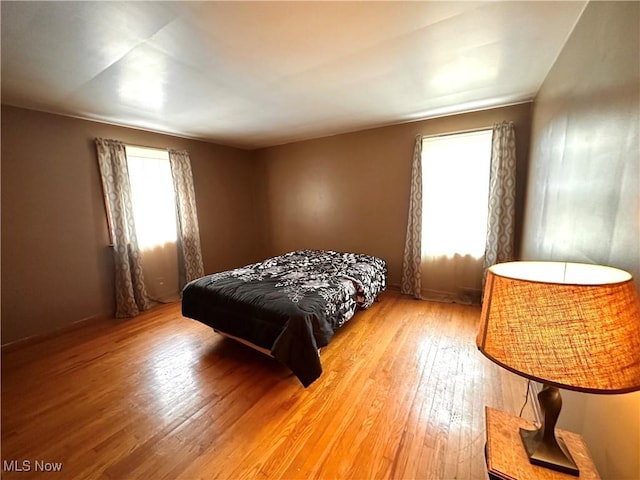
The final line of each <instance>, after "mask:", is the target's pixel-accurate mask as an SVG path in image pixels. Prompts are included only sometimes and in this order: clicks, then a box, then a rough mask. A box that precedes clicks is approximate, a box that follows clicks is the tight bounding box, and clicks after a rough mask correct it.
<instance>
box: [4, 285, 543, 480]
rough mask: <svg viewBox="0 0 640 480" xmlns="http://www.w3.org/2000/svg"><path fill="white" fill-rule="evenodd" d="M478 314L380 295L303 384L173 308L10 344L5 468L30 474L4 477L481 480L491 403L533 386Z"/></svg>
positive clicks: (515, 405) (513, 398) (503, 402)
mask: <svg viewBox="0 0 640 480" xmlns="http://www.w3.org/2000/svg"><path fill="white" fill-rule="evenodd" d="M479 314H480V310H479V308H478V307H468V306H459V305H448V304H438V303H430V302H422V301H416V300H414V299H412V298H408V297H405V296H401V295H399V294H398V293H396V292H385V293H384V294H383V295H382V297H381V301H380V302H377V303H375V304H374V305H373V306H372V307H371V308H370V309H369V310H366V311H363V312H358V313H357V314H356V315H355V316H354V318H353V319H352V320H350V321H349V322H348V323H347V324H346V325H345V326H344V327H343V328H342V329H341V330H340V331H339V332H338V333H337V334H336V336H335V337H334V339H333V341H332V342H331V344H330V345H329V346H328V347H327V348H325V349H323V351H322V364H323V369H324V374H323V375H322V377H321V378H320V379H319V380H317V381H316V382H315V383H314V384H312V385H311V386H310V387H309V388H307V389H305V388H303V387H302V386H301V385H300V383H299V382H298V380H297V379H296V378H295V377H294V376H293V375H291V373H290V372H289V371H288V370H287V369H286V368H285V367H283V366H282V365H280V364H279V363H278V362H277V361H276V360H274V359H273V358H269V357H267V356H265V355H262V354H260V353H258V352H256V351H254V350H251V349H249V348H248V347H246V346H243V345H241V344H238V343H236V342H234V341H232V340H230V339H226V338H224V337H222V336H220V335H217V334H215V333H214V332H213V331H212V330H211V329H210V328H208V327H206V326H204V325H202V324H200V323H198V322H196V321H193V320H190V319H186V318H184V317H182V316H181V314H180V305H179V304H169V305H163V306H160V307H157V308H154V309H153V310H151V311H148V312H145V313H144V314H142V315H141V316H139V317H137V318H135V319H130V320H108V321H106V320H100V321H97V322H93V323H87V324H86V325H83V326H82V327H80V328H74V329H72V330H70V331H66V332H63V333H61V334H60V335H58V336H53V337H48V338H45V339H43V340H42V341H39V342H36V343H31V344H28V343H27V344H24V345H22V346H18V347H16V346H12V348H10V349H8V350H3V351H2V431H1V433H2V460H4V461H8V462H10V461H12V460H15V461H18V462H19V463H20V462H22V461H24V460H29V461H30V462H31V463H30V465H31V467H32V468H31V471H28V472H16V471H13V472H11V471H4V472H3V478H7V479H11V478H20V479H27V478H37V477H39V476H40V475H41V474H42V472H36V471H35V470H34V466H35V463H34V462H35V461H36V460H39V461H47V462H61V463H62V471H61V472H59V473H55V472H51V473H48V474H47V476H50V477H51V478H56V477H57V478H64V479H73V478H78V479H87V478H96V479H97V478H107V479H108V478H112V479H122V478H145V479H146V478H154V479H176V478H184V479H195V478H207V479H210V478H264V479H268V478H374V477H375V478H396V479H397V478H446V477H451V478H453V477H455V478H484V475H485V472H486V467H485V465H484V456H483V454H482V449H483V448H484V406H485V405H489V406H492V407H496V408H499V409H502V410H505V411H508V412H510V413H514V412H515V413H517V412H518V411H519V409H520V406H521V402H522V401H523V399H524V394H525V391H526V381H525V380H524V379H521V378H519V377H517V376H515V375H513V374H511V373H509V372H506V371H505V370H503V369H500V367H498V366H496V365H494V364H492V363H491V362H489V361H488V360H486V359H485V358H484V357H483V356H482V355H481V354H480V353H479V352H478V351H477V349H476V347H475V343H474V342H475V334H476V330H477V326H478V321H479ZM527 415H529V417H528V418H532V417H531V416H530V415H531V410H530V409H527V410H526V411H525V416H527ZM20 464H21V463H20ZM3 466H4V465H3Z"/></svg>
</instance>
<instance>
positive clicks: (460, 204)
mask: <svg viewBox="0 0 640 480" xmlns="http://www.w3.org/2000/svg"><path fill="white" fill-rule="evenodd" d="M491 136H492V131H491V130H482V131H478V132H471V133H461V134H452V135H443V136H438V137H427V138H424V139H423V141H422V197H423V200H422V256H423V257H453V256H454V255H456V254H457V255H461V256H466V255H470V256H472V257H474V258H481V257H482V256H483V255H484V250H485V243H486V233H487V206H488V198H489V173H490V162H491Z"/></svg>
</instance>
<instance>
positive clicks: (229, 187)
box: [2, 106, 262, 344]
mask: <svg viewBox="0 0 640 480" xmlns="http://www.w3.org/2000/svg"><path fill="white" fill-rule="evenodd" d="M95 137H106V138H115V139H119V140H122V141H124V142H126V143H132V144H140V145H146V146H151V147H159V148H176V149H186V150H188V151H189V152H190V156H191V161H192V169H193V174H194V182H195V191H196V202H197V206H198V213H199V216H200V235H201V240H202V250H203V257H204V264H205V271H207V272H214V271H219V270H225V269H227V268H230V267H232V266H237V265H239V264H245V263H248V262H251V261H255V260H256V259H257V258H259V257H260V256H261V254H262V251H261V248H260V232H259V224H258V218H257V217H256V215H257V213H256V211H255V208H254V206H255V204H256V203H257V199H256V197H255V195H256V193H255V192H256V190H257V188H256V185H257V184H256V182H257V177H256V169H255V168H254V165H253V162H252V161H251V158H252V157H251V153H250V152H246V151H243V150H237V149H233V148H227V147H221V146H217V145H213V144H209V143H205V142H197V141H192V140H186V139H183V138H178V137H172V136H167V135H160V134H154V133H150V132H145V131H141V130H134V129H129V128H122V127H117V126H112V125H106V124H101V123H96V122H90V121H84V120H77V119H73V118H67V117H62V116H58V115H50V114H46V113H39V112H34V111H29V110H24V109H19V108H14V107H8V106H3V107H2V343H3V344H5V343H8V342H11V341H13V340H16V339H20V338H24V337H28V336H32V335H36V334H42V333H45V332H50V331H52V330H55V329H57V328H60V327H62V326H64V325H66V324H68V323H70V322H74V321H78V320H82V319H85V318H91V317H94V316H102V315H109V314H112V312H113V264H112V259H111V250H110V248H109V247H108V243H109V239H108V235H107V225H106V220H105V213H104V206H103V200H102V192H101V186H100V180H99V172H98V166H97V159H96V153H95V146H94V143H93V141H94V138H95Z"/></svg>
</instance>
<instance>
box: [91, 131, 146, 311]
mask: <svg viewBox="0 0 640 480" xmlns="http://www.w3.org/2000/svg"><path fill="white" fill-rule="evenodd" d="M96 149H97V152H98V165H99V166H100V176H101V177H102V188H103V191H104V196H105V201H106V203H107V210H108V213H109V219H110V222H109V223H110V225H109V228H110V229H111V242H112V243H113V252H114V259H115V290H116V292H115V293H116V313H115V316H116V317H117V318H126V317H135V316H136V315H138V314H139V313H140V312H141V311H142V310H147V309H148V308H149V307H150V306H151V303H150V301H149V297H148V295H147V290H146V288H145V286H144V277H143V274H142V262H141V260H140V249H139V248H138V239H137V237H136V229H135V224H134V221H133V209H132V207H131V185H130V183H129V172H128V168H127V154H126V151H125V146H124V144H123V143H122V142H118V141H115V140H105V139H102V138H97V139H96Z"/></svg>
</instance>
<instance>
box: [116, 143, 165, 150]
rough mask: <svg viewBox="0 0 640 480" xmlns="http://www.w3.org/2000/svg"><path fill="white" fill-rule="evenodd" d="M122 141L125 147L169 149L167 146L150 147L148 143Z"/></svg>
mask: <svg viewBox="0 0 640 480" xmlns="http://www.w3.org/2000/svg"><path fill="white" fill-rule="evenodd" d="M122 143H124V144H125V145H126V146H127V147H137V148H151V149H153V150H171V148H167V147H151V146H149V145H138V144H137V143H128V142H122Z"/></svg>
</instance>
